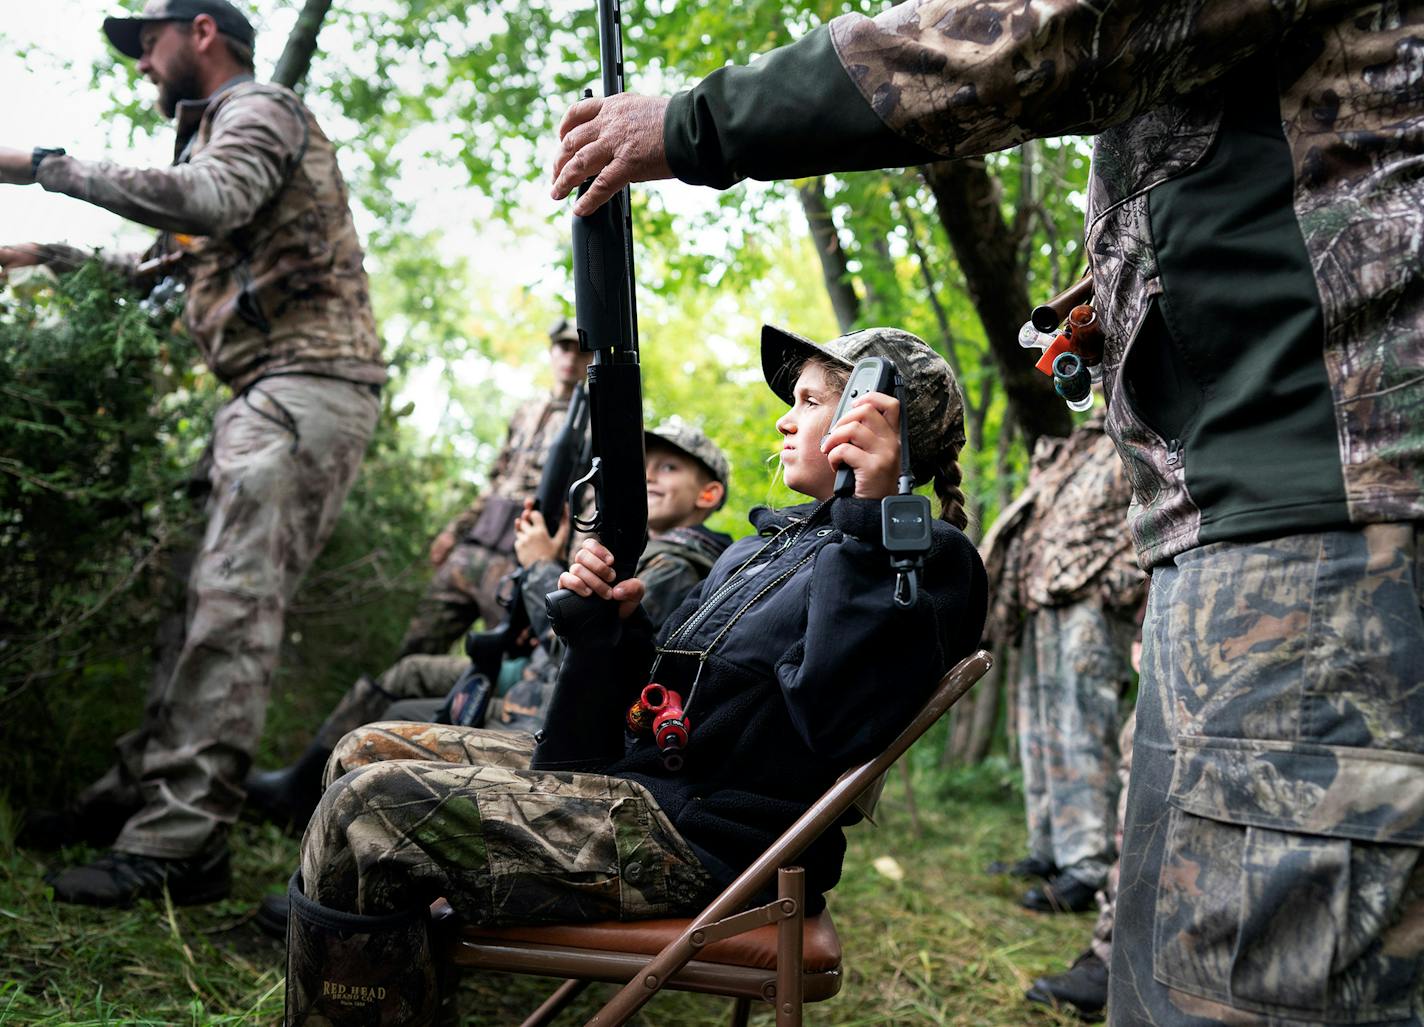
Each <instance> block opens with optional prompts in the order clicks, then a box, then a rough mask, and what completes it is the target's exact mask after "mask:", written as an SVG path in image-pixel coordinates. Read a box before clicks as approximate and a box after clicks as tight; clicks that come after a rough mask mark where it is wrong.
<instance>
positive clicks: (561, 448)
mask: <svg viewBox="0 0 1424 1027" xmlns="http://www.w3.org/2000/svg"><path fill="white" fill-rule="evenodd" d="M588 417H589V413H588V391H587V390H586V389H585V388H584V386H583V384H582V383H580V384H579V385H577V386H576V387H575V388H574V392H573V395H572V396H571V397H570V398H569V411H568V414H567V416H565V418H564V423H563V426H562V427H561V428H560V429H559V433H558V434H557V435H556V436H554V441H553V442H552V443H550V444H549V452H548V454H547V455H546V456H545V457H544V467H543V470H542V471H541V472H540V474H539V489H538V491H537V492H535V493H534V509H536V510H538V511H539V512H540V513H541V514H543V515H544V524H545V526H546V527H547V528H548V529H549V534H550V535H551V536H552V535H557V534H558V533H559V522H560V520H562V519H563V515H564V503H565V502H566V501H567V496H568V494H569V486H570V485H571V484H572V483H573V480H574V478H575V477H577V476H578V475H580V474H583V473H584V471H585V470H586V469H587V467H588V463H589V438H588ZM499 591H500V596H499V602H500V605H502V606H503V607H505V609H506V611H507V612H506V614H505V618H504V621H503V623H501V624H499V625H497V626H495V627H494V628H491V629H490V630H488V631H472V632H470V634H469V635H467V636H466V637H465V652H466V654H468V655H469V657H470V660H471V662H472V663H473V664H474V669H475V670H476V671H477V672H479V673H481V674H483V675H484V676H485V677H486V678H487V679H489V680H490V681H498V680H499V669H500V665H501V664H502V663H503V662H504V660H505V659H506V658H507V657H510V656H518V655H524V654H526V653H527V650H528V646H527V645H524V646H521V642H520V636H521V635H523V634H524V631H525V629H526V628H528V627H529V611H528V610H527V609H526V608H525V606H524V599H523V592H524V568H522V567H520V568H518V569H516V570H515V571H514V572H513V573H511V574H509V575H508V576H507V577H506V578H505V579H504V581H502V582H501V583H500V589H499Z"/></svg>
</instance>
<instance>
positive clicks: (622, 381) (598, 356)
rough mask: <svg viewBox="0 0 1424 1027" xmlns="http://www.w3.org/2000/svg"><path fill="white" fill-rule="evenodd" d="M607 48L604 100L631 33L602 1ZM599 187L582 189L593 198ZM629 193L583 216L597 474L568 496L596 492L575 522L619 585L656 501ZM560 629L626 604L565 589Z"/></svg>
mask: <svg viewBox="0 0 1424 1027" xmlns="http://www.w3.org/2000/svg"><path fill="white" fill-rule="evenodd" d="M598 48H599V56H600V60H601V61H602V64H603V94H604V95H605V96H612V95H614V94H615V93H621V92H622V91H623V29H622V23H621V21H620V10H619V3H618V0H598ZM589 185H590V182H585V183H584V184H583V185H582V186H580V187H579V191H578V192H579V195H580V196H582V195H583V194H584V193H585V192H587V191H588V187H589ZM629 201H630V197H629V193H628V190H627V189H623V190H622V191H621V192H619V193H618V194H617V195H615V196H614V197H613V198H612V199H610V200H609V201H608V202H607V203H605V204H604V205H603V206H602V207H600V208H599V209H598V210H596V211H594V212H593V213H592V214H590V215H589V216H588V217H579V216H577V215H575V217H574V225H573V243H574V319H575V321H576V322H577V327H578V334H579V346H580V347H581V348H582V349H583V350H585V351H591V352H592V353H593V363H592V364H590V365H589V368H588V398H589V406H590V411H591V424H592V435H593V461H592V464H591V466H590V469H589V472H588V474H587V475H585V476H584V477H583V478H582V479H581V480H579V481H577V482H575V483H574V486H573V488H572V489H570V490H569V507H570V509H571V510H578V509H579V508H580V497H581V496H582V494H583V492H584V491H585V490H586V489H589V488H592V489H593V492H594V505H595V512H594V516H593V517H592V518H591V519H588V520H585V519H582V518H579V517H574V526H575V527H576V528H578V529H579V530H580V531H591V532H594V533H596V534H597V535H598V538H599V541H600V542H602V543H603V544H604V545H605V546H607V547H608V549H609V551H610V552H612V553H613V560H614V570H615V572H616V574H617V579H616V580H618V581H622V580H623V579H625V578H629V577H632V576H633V574H634V572H635V570H636V569H637V566H638V559H639V557H641V556H642V555H643V547H644V546H645V545H647V541H648V494H647V482H646V479H645V476H644V456H643V385H642V377H641V373H640V371H639V368H638V312H637V306H636V302H635V299H634V295H633V221H632V211H631V209H630V205H629ZM547 605H548V611H549V619H550V621H551V622H552V623H553V625H554V630H555V631H557V632H558V633H559V634H560V635H562V636H564V637H565V638H578V637H584V636H585V634H586V633H587V632H589V631H590V630H607V629H610V628H611V627H612V625H613V621H614V619H615V617H616V616H617V604H616V603H612V602H608V601H606V600H603V599H599V598H597V597H589V598H587V599H585V598H583V597H581V596H579V595H577V594H575V593H573V592H571V591H569V590H568V589H560V590H559V591H557V592H551V593H550V594H549V596H548V600H547Z"/></svg>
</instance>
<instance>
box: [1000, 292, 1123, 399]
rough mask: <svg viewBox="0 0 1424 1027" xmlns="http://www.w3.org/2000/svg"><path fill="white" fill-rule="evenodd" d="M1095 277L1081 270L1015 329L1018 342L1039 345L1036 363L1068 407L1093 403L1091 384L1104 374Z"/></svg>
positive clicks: (1026, 345) (1026, 347) (1027, 345)
mask: <svg viewBox="0 0 1424 1027" xmlns="http://www.w3.org/2000/svg"><path fill="white" fill-rule="evenodd" d="M1092 300H1093V277H1092V275H1085V276H1084V277H1083V278H1081V279H1080V280H1079V281H1077V282H1075V283H1074V284H1073V285H1071V286H1069V287H1068V288H1067V289H1065V290H1064V291H1063V292H1061V293H1059V294H1058V295H1057V296H1055V297H1053V299H1051V300H1049V301H1048V302H1047V303H1045V304H1043V305H1042V306H1038V307H1034V308H1033V314H1032V315H1031V316H1030V317H1029V319H1028V321H1026V322H1025V323H1024V326H1023V327H1022V328H1020V329H1019V345H1020V346H1022V347H1023V348H1024V349H1034V348H1038V349H1041V350H1042V351H1043V355H1042V356H1041V357H1039V358H1038V363H1037V365H1035V366H1037V367H1038V369H1039V370H1040V371H1042V372H1043V373H1044V374H1047V375H1052V376H1053V388H1054V391H1056V392H1057V393H1058V395H1060V396H1062V397H1063V398H1064V399H1065V400H1066V401H1067V403H1068V407H1069V409H1071V410H1087V409H1088V408H1089V407H1090V406H1092V405H1093V384H1094V383H1096V382H1099V381H1101V380H1102V377H1103V329H1102V325H1101V323H1100V322H1099V321H1098V316H1097V314H1096V313H1095V312H1094V310H1093V308H1092V305H1091V304H1092Z"/></svg>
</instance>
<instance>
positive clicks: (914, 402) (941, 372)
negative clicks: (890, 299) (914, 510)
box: [761, 325, 964, 485]
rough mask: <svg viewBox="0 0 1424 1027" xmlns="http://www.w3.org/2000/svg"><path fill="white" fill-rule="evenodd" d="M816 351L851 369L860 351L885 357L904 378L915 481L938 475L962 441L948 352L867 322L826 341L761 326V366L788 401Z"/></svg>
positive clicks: (960, 414) (958, 398)
mask: <svg viewBox="0 0 1424 1027" xmlns="http://www.w3.org/2000/svg"><path fill="white" fill-rule="evenodd" d="M812 357H819V358H821V359H823V360H828V361H830V362H831V363H832V364H838V365H840V366H842V367H844V368H845V369H846V370H847V371H849V370H850V369H851V368H853V367H855V363H856V361H857V360H859V359H860V358H861V357H884V358H885V359H887V360H889V361H890V362H891V363H892V364H894V365H895V368H896V370H898V371H899V372H900V376H901V377H902V378H903V379H904V380H905V406H906V408H907V409H908V411H909V415H910V468H911V470H912V471H913V472H914V475H915V482H916V484H919V485H923V484H924V483H925V482H927V481H929V480H930V479H931V478H933V477H934V475H935V471H936V470H937V469H938V468H939V466H940V465H941V464H942V463H943V462H944V459H945V457H947V456H950V455H952V454H954V453H957V452H958V451H959V449H960V447H961V446H963V445H964V398H963V397H962V396H961V395H960V392H959V383H958V382H957V381H955V378H954V372H953V371H951V370H950V369H949V364H948V363H946V362H945V359H944V357H942V356H940V355H939V354H938V353H936V352H935V351H934V350H932V349H930V347H929V346H928V345H926V344H925V342H924V341H923V340H922V339H920V338H919V337H918V336H916V335H912V334H911V333H909V332H905V331H901V330H900V329H898V328H867V329H865V330H864V331H859V332H852V333H851V334H849V335H842V336H841V337H840V338H839V339H832V340H831V341H830V342H828V343H825V344H824V345H822V344H820V343H815V342H812V341H811V340H810V339H807V338H805V337H804V336H801V335H797V334H796V333H795V332H789V331H787V330H786V329H784V328H777V327H775V326H774V325H762V328H761V371H762V374H763V375H764V376H765V377H766V383H767V385H769V386H771V391H772V392H774V393H776V394H777V395H778V396H780V397H781V399H782V400H783V401H784V402H786V403H788V404H790V403H794V402H795V399H794V398H793V396H792V390H793V389H794V388H795V387H796V378H797V376H798V375H799V374H800V373H801V367H802V365H803V364H805V363H806V361H807V360H809V359H811V358H812Z"/></svg>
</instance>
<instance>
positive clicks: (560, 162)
mask: <svg viewBox="0 0 1424 1027" xmlns="http://www.w3.org/2000/svg"><path fill="white" fill-rule="evenodd" d="M667 106H668V101H667V99H666V97H661V96H638V95H637V94H635V93H618V94H616V95H614V96H607V97H592V98H590V99H587V100H580V101H579V102H578V103H576V104H574V105H573V106H572V107H570V108H569V110H568V113H567V114H565V115H564V120H563V121H562V122H561V123H560V125H559V152H558V154H557V155H556V156H555V158H554V172H553V179H554V189H553V197H554V199H556V200H562V199H563V198H564V197H565V196H567V195H568V194H569V193H571V192H573V191H574V189H576V188H577V187H578V185H579V183H581V182H583V181H584V180H585V179H587V178H590V177H593V185H592V186H590V187H589V190H588V192H586V193H584V194H583V196H581V197H579V199H578V202H577V203H575V204H574V213H575V214H578V215H580V216H585V217H586V216H587V215H589V214H592V213H593V212H594V211H595V210H597V209H598V208H599V207H601V206H603V204H604V203H606V202H607V201H608V199H609V197H611V196H612V195H613V194H614V193H616V192H617V191H618V190H619V189H622V188H623V187H624V186H625V185H628V184H629V183H630V182H651V181H653V180H654V179H659V178H671V177H672V168H671V167H669V166H668V162H667V153H666V151H665V150H664V149H663V116H664V115H665V114H666V113H667Z"/></svg>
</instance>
